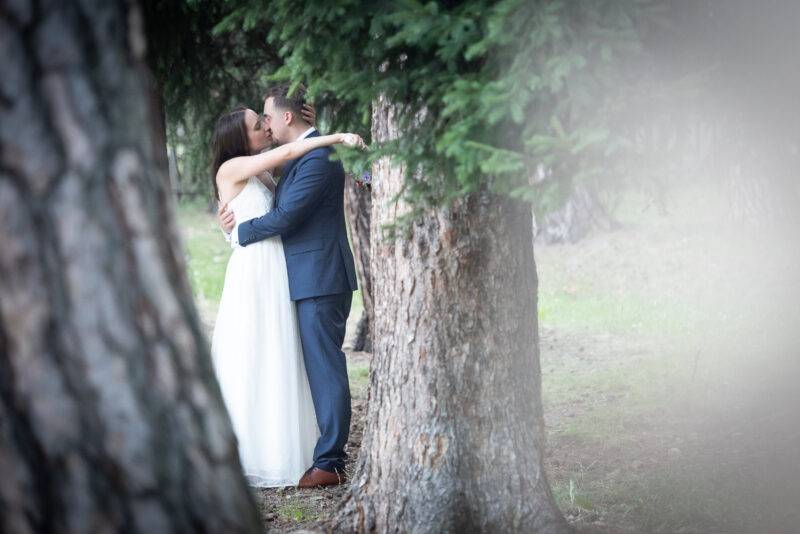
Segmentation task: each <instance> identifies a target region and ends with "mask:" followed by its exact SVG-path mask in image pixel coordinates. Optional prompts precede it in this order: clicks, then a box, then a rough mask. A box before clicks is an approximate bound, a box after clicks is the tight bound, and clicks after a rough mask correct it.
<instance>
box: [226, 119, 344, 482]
mask: <svg viewBox="0 0 800 534" xmlns="http://www.w3.org/2000/svg"><path fill="white" fill-rule="evenodd" d="M318 135H319V133H317V132H316V131H314V132H312V133H311V134H310V135H309V137H312V136H318ZM330 153H331V149H330V148H319V149H316V150H312V151H311V152H309V153H307V154H306V155H305V156H302V157H301V158H299V159H296V160H292V161H290V162H289V163H288V164H287V165H286V166H285V168H284V171H283V178H282V179H281V181H280V183H279V184H278V188H277V190H276V192H275V207H274V208H273V209H272V211H270V212H269V213H267V214H266V215H264V216H263V217H259V218H257V219H252V220H249V221H246V222H243V223H241V224H240V225H239V244H240V245H241V246H247V245H249V244H251V243H255V242H257V241H261V240H262V239H266V238H268V237H272V236H275V235H280V236H281V239H282V241H283V251H284V254H285V256H286V268H287V271H288V275H289V294H290V296H291V299H292V300H293V301H295V303H296V305H297V319H298V322H299V327H300V339H301V340H302V343H303V357H304V360H305V366H306V373H308V382H309V385H310V386H311V396H312V398H313V400H314V410H315V412H316V415H317V424H318V425H319V429H320V434H321V435H320V438H319V441H317V445H316V447H315V448H314V467H319V468H320V469H325V470H326V471H335V470H339V471H341V470H343V469H344V458H345V454H344V446H345V444H346V443H347V435H348V433H349V430H350V386H349V383H348V381H347V365H346V363H345V357H344V353H343V352H342V343H343V342H344V334H345V323H346V322H347V316H348V315H349V314H350V304H351V302H352V297H353V293H352V292H353V291H355V290H356V289H357V284H356V271H355V264H354V263H353V254H352V252H350V245H349V243H348V240H347V229H346V227H345V221H344V169H343V168H342V164H341V163H340V162H338V161H331V160H330V159H329V157H328V156H329V155H330Z"/></svg>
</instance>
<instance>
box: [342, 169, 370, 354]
mask: <svg viewBox="0 0 800 534" xmlns="http://www.w3.org/2000/svg"><path fill="white" fill-rule="evenodd" d="M344 202H345V208H346V210H347V216H348V219H349V222H350V241H351V242H352V245H353V252H354V254H353V256H354V257H355V260H356V269H357V270H358V282H359V288H360V289H361V300H362V302H363V303H364V311H363V312H362V313H361V318H360V319H359V320H358V326H357V328H356V335H355V340H354V342H353V350H363V351H367V352H372V324H373V319H372V317H373V315H372V313H373V304H372V267H371V263H370V219H371V217H372V193H371V192H370V190H369V189H367V188H366V187H364V188H362V187H358V186H357V185H356V184H355V183H354V180H352V179H348V183H347V186H346V187H345V196H344Z"/></svg>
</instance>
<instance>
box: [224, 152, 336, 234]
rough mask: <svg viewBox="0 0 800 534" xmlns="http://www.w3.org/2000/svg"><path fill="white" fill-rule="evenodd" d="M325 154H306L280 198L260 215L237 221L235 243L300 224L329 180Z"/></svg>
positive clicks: (291, 228)
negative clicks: (289, 185) (275, 204)
mask: <svg viewBox="0 0 800 534" xmlns="http://www.w3.org/2000/svg"><path fill="white" fill-rule="evenodd" d="M333 164H334V163H333V162H331V161H329V160H328V154H327V153H323V154H321V155H319V156H316V155H315V156H314V157H311V158H306V159H305V160H303V161H302V162H300V163H298V165H302V167H300V168H298V169H297V173H298V174H299V175H298V176H296V177H295V179H294V181H293V182H292V185H291V187H289V188H288V189H284V190H282V191H281V200H280V202H279V203H278V205H277V206H275V208H274V209H273V210H272V211H270V212H269V213H267V214H266V215H264V216H262V217H258V218H256V219H250V220H249V221H245V222H243V223H242V224H240V225H239V236H238V237H239V244H240V245H241V246H243V247H246V246H247V245H250V244H251V243H256V242H258V241H261V240H262V239H266V238H268V237H272V236H276V235H281V234H285V233H287V232H289V231H291V230H293V229H295V228H297V226H299V225H300V223H302V222H303V221H304V220H306V218H308V216H309V215H310V214H311V213H312V212H313V211H314V208H315V207H316V206H317V204H318V203H319V202H320V200H321V199H322V197H323V195H324V192H325V189H326V187H328V181H329V180H330V178H329V177H330V171H329V165H333Z"/></svg>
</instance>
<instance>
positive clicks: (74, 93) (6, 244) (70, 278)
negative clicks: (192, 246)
mask: <svg viewBox="0 0 800 534" xmlns="http://www.w3.org/2000/svg"><path fill="white" fill-rule="evenodd" d="M44 4H47V5H41V3H37V4H36V5H35V6H32V5H31V3H30V2H25V1H18V2H13V3H7V2H6V3H4V4H3V7H2V9H0V54H2V57H3V58H4V62H3V75H2V76H0V162H1V163H0V227H2V229H3V231H2V232H0V471H1V472H2V473H3V476H2V477H1V478H0V532H9V533H11V532H13V533H28V532H98V533H106V532H143V533H154V532H159V533H161V532H256V531H259V530H260V526H259V518H258V514H257V510H256V508H255V506H254V502H253V499H252V496H251V494H250V491H249V489H248V487H247V485H246V482H245V480H244V477H243V476H242V474H241V467H240V464H239V459H238V454H237V450H236V442H235V438H234V435H233V432H232V428H231V425H230V422H229V420H228V417H227V414H226V412H225V408H224V406H223V403H222V397H221V395H220V391H219V388H218V386H217V384H216V381H215V379H214V375H213V369H212V367H211V361H210V356H209V351H208V347H207V343H206V341H205V340H204V338H203V335H202V332H201V327H200V323H199V320H198V317H197V313H196V311H195V308H194V305H193V301H192V296H191V292H190V289H189V285H188V282H187V279H186V276H185V265H184V261H183V255H182V253H181V251H180V249H179V246H178V236H177V233H176V227H175V223H174V220H175V217H174V214H173V212H172V205H173V202H172V199H171V197H170V194H169V188H168V179H167V169H166V158H165V157H164V156H165V152H164V146H163V145H161V146H158V144H157V143H155V142H154V141H153V139H154V134H155V133H156V132H154V128H155V120H156V119H155V118H154V117H153V116H152V110H151V107H150V102H151V100H150V98H151V95H148V90H149V87H148V84H147V82H146V80H145V78H144V76H143V72H144V67H143V55H144V52H145V42H144V38H143V33H142V18H141V14H140V12H139V10H138V9H137V8H136V7H135V6H131V4H130V3H128V2H105V1H99V0H98V1H94V2H92V1H88V0H87V1H82V2H77V1H66V0H62V1H60V2H45V3H44Z"/></svg>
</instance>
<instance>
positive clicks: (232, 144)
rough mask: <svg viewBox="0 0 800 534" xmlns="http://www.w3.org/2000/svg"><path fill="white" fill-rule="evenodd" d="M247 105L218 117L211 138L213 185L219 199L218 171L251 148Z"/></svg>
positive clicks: (245, 154)
mask: <svg viewBox="0 0 800 534" xmlns="http://www.w3.org/2000/svg"><path fill="white" fill-rule="evenodd" d="M245 111H247V108H245V107H238V108H236V109H234V110H233V111H231V112H229V113H226V114H225V115H223V116H222V117H220V118H219V119H217V125H216V126H215V127H214V135H213V137H212V138H211V186H212V187H213V188H214V196H215V197H216V199H217V200H219V189H218V188H217V171H218V170H219V168H220V167H221V166H222V164H223V163H225V162H226V161H228V160H229V159H231V158H235V157H238V156H247V155H249V154H250V148H249V145H248V142H247V125H246V124H245V122H244V114H245Z"/></svg>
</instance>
